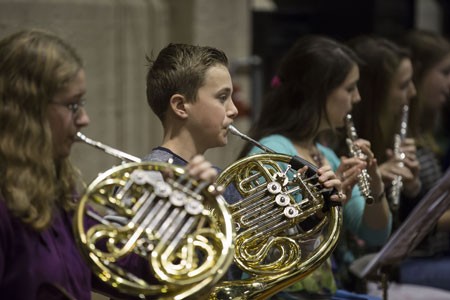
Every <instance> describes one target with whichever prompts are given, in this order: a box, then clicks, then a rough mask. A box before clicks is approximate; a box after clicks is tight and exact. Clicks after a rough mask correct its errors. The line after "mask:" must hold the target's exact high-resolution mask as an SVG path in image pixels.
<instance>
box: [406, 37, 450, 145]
mask: <svg viewBox="0 0 450 300" xmlns="http://www.w3.org/2000/svg"><path fill="white" fill-rule="evenodd" d="M401 42H402V43H403V45H405V46H406V47H408V48H409V50H410V51H411V60H412V64H413V68H414V76H413V81H414V84H415V85H416V87H417V88H420V86H421V82H422V80H423V79H424V77H425V75H426V74H427V72H428V71H429V70H430V69H431V68H433V67H434V66H435V65H436V64H438V63H439V62H440V61H441V60H443V59H444V58H445V57H446V56H447V55H449V54H450V43H449V41H448V40H447V39H445V38H444V37H443V36H442V35H439V34H437V33H433V32H428V31H423V30H416V31H410V32H408V33H407V34H406V35H405V36H404V37H403V39H402V40H401ZM428 100H429V99H422V98H421V97H420V93H418V94H417V95H416V97H414V98H413V99H412V100H411V103H410V110H409V114H410V117H409V124H408V126H409V127H408V128H409V131H410V132H411V135H412V136H413V137H414V138H415V139H416V142H417V144H418V145H423V144H427V145H428V146H429V147H431V148H432V149H433V150H434V151H436V152H439V147H438V145H437V142H436V141H435V138H434V132H433V131H434V129H435V128H436V124H437V121H438V120H439V118H438V115H437V114H438V113H439V112H435V111H428V110H427V109H426V106H425V102H426V101H428Z"/></svg>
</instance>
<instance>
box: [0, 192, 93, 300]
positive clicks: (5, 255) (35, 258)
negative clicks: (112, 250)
mask: <svg viewBox="0 0 450 300" xmlns="http://www.w3.org/2000/svg"><path fill="white" fill-rule="evenodd" d="M53 218H54V219H53V222H52V224H51V227H49V228H48V229H46V230H45V231H42V232H36V231H34V230H31V229H29V228H27V227H26V226H25V225H24V224H23V223H22V222H20V220H19V219H17V218H15V217H13V216H11V214H10V212H9V210H8V209H7V207H6V205H5V203H4V201H3V199H0V295H1V298H2V299H11V300H12V299H30V300H31V299H39V298H41V299H44V297H45V299H59V298H58V297H57V298H48V297H49V294H52V296H53V297H54V296H55V291H56V288H55V285H56V286H58V287H61V288H62V289H64V290H65V291H67V293H68V294H69V295H71V296H72V297H74V298H75V299H80V300H83V299H91V272H90V270H89V268H88V266H87V265H86V263H85V262H84V260H83V258H82V257H81V254H80V253H79V252H78V249H77V246H76V244H75V240H74V237H73V233H72V224H71V223H72V221H71V217H70V216H69V214H68V213H66V212H64V211H61V210H59V211H58V212H57V213H55V215H54V217H53ZM61 299H63V297H61Z"/></svg>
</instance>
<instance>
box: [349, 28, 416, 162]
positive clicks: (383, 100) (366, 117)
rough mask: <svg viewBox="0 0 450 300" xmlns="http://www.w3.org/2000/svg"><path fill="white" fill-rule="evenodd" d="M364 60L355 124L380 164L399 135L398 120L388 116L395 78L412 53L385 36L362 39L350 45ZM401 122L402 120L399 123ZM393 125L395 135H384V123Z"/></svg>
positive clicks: (360, 69) (354, 40) (361, 64)
mask: <svg viewBox="0 0 450 300" xmlns="http://www.w3.org/2000/svg"><path fill="white" fill-rule="evenodd" d="M349 45H350V47H351V48H352V49H353V50H354V51H355V52H356V54H357V55H358V56H359V58H360V59H361V61H360V65H359V72H360V78H359V83H358V89H359V93H360V95H361V102H360V103H358V104H357V105H355V107H354V108H353V112H352V115H353V121H354V123H355V127H356V128H357V131H358V135H359V136H360V137H361V138H364V139H367V140H369V141H371V148H372V151H373V152H374V154H375V157H377V158H378V159H379V161H380V162H383V161H385V159H386V154H385V151H386V148H388V147H391V146H392V145H391V142H392V141H393V137H394V134H395V130H396V128H395V125H394V123H393V122H394V121H395V119H394V118H393V117H392V116H390V115H389V116H388V115H387V114H386V113H384V110H385V109H386V107H387V106H388V105H387V100H388V92H389V87H390V85H391V83H392V79H393V77H394V75H395V73H396V71H397V69H398V67H399V66H400V64H401V62H402V60H403V59H405V58H409V52H408V51H407V49H405V48H401V47H399V46H398V45H397V44H395V43H393V42H392V41H389V40H387V39H384V38H381V37H373V36H360V37H357V38H355V39H353V40H351V41H350V42H349ZM397 121H398V120H397ZM382 123H386V124H392V126H384V127H383V128H392V132H383V130H382V127H381V124H382Z"/></svg>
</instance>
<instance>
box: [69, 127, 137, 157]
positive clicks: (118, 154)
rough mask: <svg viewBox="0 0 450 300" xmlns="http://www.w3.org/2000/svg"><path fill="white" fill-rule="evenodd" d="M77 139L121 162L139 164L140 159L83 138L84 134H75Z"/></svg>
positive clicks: (85, 137)
mask: <svg viewBox="0 0 450 300" xmlns="http://www.w3.org/2000/svg"><path fill="white" fill-rule="evenodd" d="M77 138H78V140H79V141H81V142H85V143H86V144H88V145H90V146H92V147H95V148H97V149H100V150H102V151H104V152H105V153H108V154H109V155H112V156H115V157H117V158H119V159H121V160H122V161H132V162H141V159H140V158H139V157H136V156H133V155H131V154H128V153H126V152H123V151H120V150H117V149H115V148H113V147H110V146H107V145H105V144H102V143H100V142H97V141H94V140H92V139H90V138H88V137H87V136H85V135H84V134H82V133H81V132H77Z"/></svg>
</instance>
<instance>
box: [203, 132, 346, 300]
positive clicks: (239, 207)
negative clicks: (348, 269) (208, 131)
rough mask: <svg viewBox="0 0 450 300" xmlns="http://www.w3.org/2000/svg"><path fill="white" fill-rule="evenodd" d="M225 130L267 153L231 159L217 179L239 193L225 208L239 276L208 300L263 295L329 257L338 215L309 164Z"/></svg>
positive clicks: (328, 193) (328, 191) (282, 286)
mask: <svg viewBox="0 0 450 300" xmlns="http://www.w3.org/2000/svg"><path fill="white" fill-rule="evenodd" d="M229 131H230V132H231V133H233V134H235V135H238V136H240V137H241V138H244V139H246V140H247V141H250V142H251V143H253V144H254V145H256V146H258V147H260V148H262V149H263V151H265V153H263V154H256V155H252V156H249V157H246V158H243V159H241V160H239V161H237V162H235V163H233V164H232V165H230V166H229V167H228V168H226V169H225V170H224V171H223V172H222V173H221V174H220V176H219V178H218V180H217V183H219V184H222V185H224V186H226V187H228V188H235V189H236V190H237V192H238V193H239V194H240V195H241V199H240V201H238V202H237V203H235V204H231V205H229V206H228V208H229V210H230V211H231V214H232V218H233V222H234V224H235V227H236V230H237V235H236V238H235V250H234V252H235V254H234V261H235V263H236V265H237V266H238V267H239V269H240V270H241V271H242V276H241V277H240V279H239V278H238V279H236V280H229V281H224V282H221V283H220V284H219V285H217V286H216V287H215V289H214V290H213V293H212V296H211V299H266V298H267V297H269V296H271V295H273V294H275V293H276V292H278V291H280V290H282V289H283V288H285V287H287V286H289V285H292V284H293V283H295V282H296V281H298V280H300V279H302V278H304V277H305V276H307V275H308V274H309V273H311V272H312V271H313V270H314V269H316V268H317V267H318V266H320V265H321V264H322V263H323V262H324V261H325V260H326V259H327V258H328V256H329V255H330V254H331V252H332V250H333V249H334V248H335V246H336V243H337V240H338V236H339V231H340V227H341V224H342V216H341V212H340V207H338V206H332V205H330V201H329V197H330V195H331V191H330V190H325V189H323V186H321V184H320V183H319V182H318V176H317V173H316V168H315V167H314V166H313V165H311V164H309V163H308V162H307V161H305V160H303V159H301V158H300V157H291V156H288V155H283V154H276V153H274V152H273V151H272V150H271V149H269V148H267V147H264V146H263V145H261V144H259V143H258V142H256V141H254V140H253V139H251V138H250V137H248V136H246V135H243V134H242V133H240V132H239V131H238V130H237V129H236V128H234V127H233V126H230V127H229ZM305 165H306V166H308V169H307V170H306V172H304V169H302V168H303V167H304V166H305Z"/></svg>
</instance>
